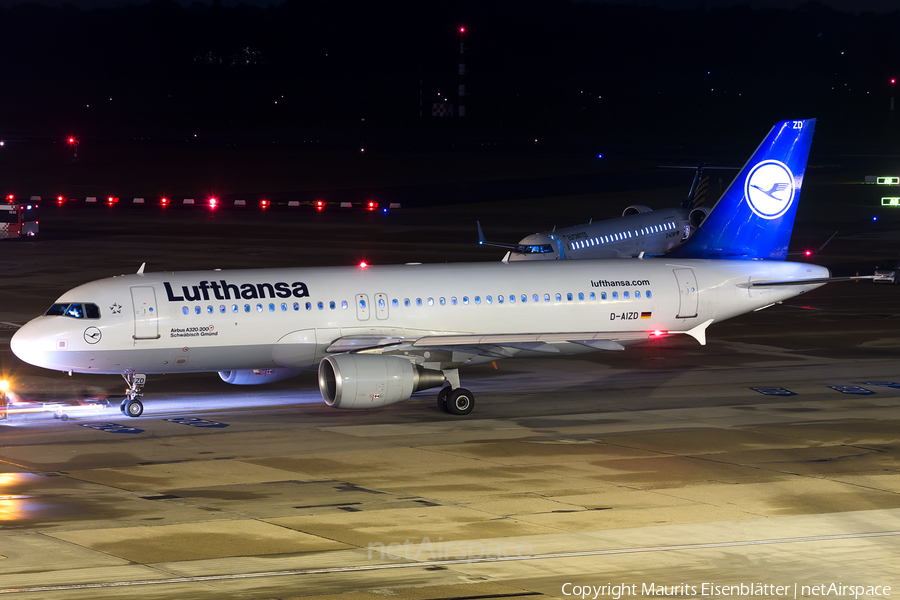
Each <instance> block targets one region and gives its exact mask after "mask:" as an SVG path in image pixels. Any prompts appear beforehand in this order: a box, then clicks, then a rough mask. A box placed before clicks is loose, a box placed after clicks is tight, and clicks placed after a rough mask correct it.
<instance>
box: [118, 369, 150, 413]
mask: <svg viewBox="0 0 900 600" xmlns="http://www.w3.org/2000/svg"><path fill="white" fill-rule="evenodd" d="M122 378H123V379H124V380H125V383H127V384H128V389H127V390H125V399H124V400H122V404H120V405H119V410H121V411H122V413H123V414H126V415H128V416H129V417H139V416H141V415H142V414H144V404H143V403H142V402H141V398H142V397H143V396H144V392H143V387H144V384H145V383H147V376H146V375H144V374H143V373H134V372H131V373H125V374H123V375H122Z"/></svg>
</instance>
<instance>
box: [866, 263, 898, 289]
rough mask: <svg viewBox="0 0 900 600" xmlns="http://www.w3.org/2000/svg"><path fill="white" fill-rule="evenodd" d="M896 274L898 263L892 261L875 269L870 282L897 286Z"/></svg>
mask: <svg viewBox="0 0 900 600" xmlns="http://www.w3.org/2000/svg"><path fill="white" fill-rule="evenodd" d="M898 272H900V261H896V260H893V261H888V262H885V263H882V264H880V265H879V266H877V267H876V268H875V277H873V278H872V281H874V282H875V283H893V284H894V285H897V283H898V281H897V280H898V277H897V274H898Z"/></svg>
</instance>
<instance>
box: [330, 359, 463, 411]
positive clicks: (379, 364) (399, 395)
mask: <svg viewBox="0 0 900 600" xmlns="http://www.w3.org/2000/svg"><path fill="white" fill-rule="evenodd" d="M444 381H445V378H444V374H443V373H442V372H441V371H434V370H431V369H424V368H422V367H421V366H419V365H417V364H414V363H413V362H412V361H410V360H409V359H406V358H400V357H398V356H383V355H381V354H333V355H331V356H326V357H325V358H324V359H322V362H320V363H319V391H320V392H322V398H323V399H324V400H325V404H327V405H328V406H332V407H334V408H346V409H351V410H362V409H366V408H378V407H379V406H386V405H388V404H394V403H395V402H400V401H401V400H406V399H407V398H409V397H410V396H411V395H412V393H413V392H416V391H419V390H427V389H428V388H433V387H440V386H441V385H443V384H444Z"/></svg>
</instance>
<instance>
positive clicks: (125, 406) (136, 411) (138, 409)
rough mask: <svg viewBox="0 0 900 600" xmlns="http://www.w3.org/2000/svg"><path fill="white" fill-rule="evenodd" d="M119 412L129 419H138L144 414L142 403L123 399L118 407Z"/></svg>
mask: <svg viewBox="0 0 900 600" xmlns="http://www.w3.org/2000/svg"><path fill="white" fill-rule="evenodd" d="M119 410H121V411H122V414H124V415H128V416H129V417H139V416H141V415H142V414H144V403H143V402H141V401H140V400H136V399H131V400H129V399H128V398H125V400H123V401H122V404H121V405H119Z"/></svg>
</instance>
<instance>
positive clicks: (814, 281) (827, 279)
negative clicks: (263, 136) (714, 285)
mask: <svg viewBox="0 0 900 600" xmlns="http://www.w3.org/2000/svg"><path fill="white" fill-rule="evenodd" d="M861 279H875V276H874V275H857V276H856V277H818V278H815V279H789V280H785V281H748V282H746V283H737V284H735V286H736V287H739V288H741V289H745V290H746V289H750V288H764V287H784V286H790V285H817V284H818V285H821V284H825V283H840V282H842V281H859V280H861Z"/></svg>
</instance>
